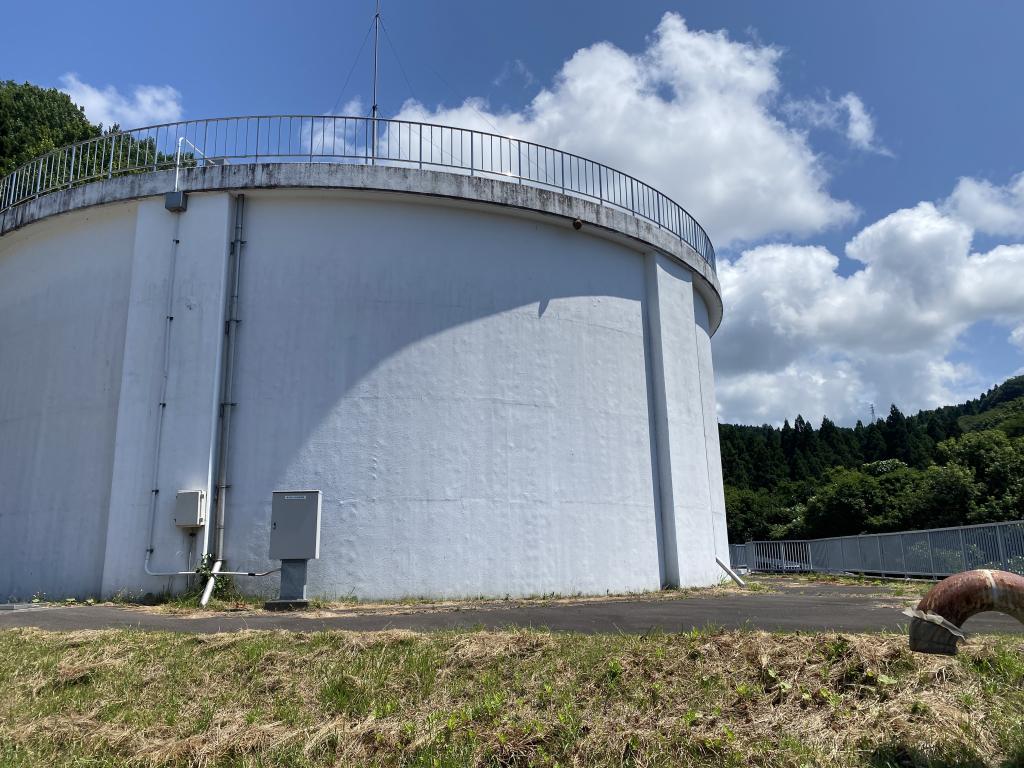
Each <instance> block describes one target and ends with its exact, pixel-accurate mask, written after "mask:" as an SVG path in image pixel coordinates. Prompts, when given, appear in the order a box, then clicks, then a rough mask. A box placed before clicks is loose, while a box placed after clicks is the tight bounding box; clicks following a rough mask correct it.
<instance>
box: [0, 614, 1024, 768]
mask: <svg viewBox="0 0 1024 768" xmlns="http://www.w3.org/2000/svg"><path fill="white" fill-rule="evenodd" d="M0 690H3V691H4V692H5V694H6V695H5V696H3V697H2V698H0V765H4V766H7V765H10V766H44V765H45V766H72V765H74V766H79V765H82V766H84V765H88V766H121V765H129V766H333V765H338V766H349V765H424V766H448V765H452V766H455V765H552V766H553V765H562V766H569V765H578V766H590V765H636V766H656V765H698V766H702V765H706V766H722V765H725V766H751V765H753V766H766V767H767V766H780V767H781V766H787V767H789V766H792V767H793V768H797V767H798V766H836V767H837V768H838V767H839V766H843V767H844V768H845V767H846V766H889V765H891V766H934V767H935V768H940V767H942V766H945V767H947V768H948V767H951V766H1005V767H1006V768H1008V767H1009V766H1016V765H1021V764H1024V730H1022V728H1024V726H1022V717H1024V715H1022V712H1024V645H1022V643H1021V640H1020V638H1019V637H1018V638H1009V637H1004V638H975V639H974V640H973V641H972V643H971V644H970V645H968V646H967V647H966V648H965V649H964V650H963V651H962V654H961V656H960V657H958V658H955V659H954V658H944V657H925V656H916V655H913V654H911V653H910V652H909V651H908V650H907V649H906V640H905V638H903V637H899V636H895V635H836V634H770V633H765V632H755V631H740V632H737V631H728V632H726V631H714V630H710V631H705V632H693V633H686V634H680V635H668V634H651V635H647V636H623V635H594V636H582V635H573V634H555V633H543V632H533V631H510V632H446V633H439V634H414V633H399V632H388V633H373V634H359V633H349V632H329V633H318V634H289V633H269V632H260V633H256V632H245V633H239V634H234V635H209V636H202V635H198V636H193V635H176V634H163V633H142V632H135V631H125V630H107V631H99V632H76V633H63V634H61V633H47V632H43V631H40V630H29V629H21V630H8V631H5V632H0Z"/></svg>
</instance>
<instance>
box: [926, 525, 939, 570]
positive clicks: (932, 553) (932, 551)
mask: <svg viewBox="0 0 1024 768" xmlns="http://www.w3.org/2000/svg"><path fill="white" fill-rule="evenodd" d="M928 565H929V567H930V568H931V569H932V578H933V579H937V578H938V575H937V574H936V573H935V548H934V547H933V546H932V532H931V531H928Z"/></svg>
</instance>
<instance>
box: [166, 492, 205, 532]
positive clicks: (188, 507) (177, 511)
mask: <svg viewBox="0 0 1024 768" xmlns="http://www.w3.org/2000/svg"><path fill="white" fill-rule="evenodd" d="M174 524H175V525H176V526H178V527H179V528H202V527H203V526H204V525H206V492H205V491H178V494H177V495H176V496H175V497H174Z"/></svg>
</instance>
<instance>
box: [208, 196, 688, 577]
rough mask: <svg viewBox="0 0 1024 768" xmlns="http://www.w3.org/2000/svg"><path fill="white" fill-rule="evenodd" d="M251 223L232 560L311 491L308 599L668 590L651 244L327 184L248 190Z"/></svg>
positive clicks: (237, 561)
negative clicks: (655, 436)
mask: <svg viewBox="0 0 1024 768" xmlns="http://www.w3.org/2000/svg"><path fill="white" fill-rule="evenodd" d="M245 238H246V241H247V246H246V250H245V255H244V267H243V273H242V299H241V304H242V310H241V311H242V324H241V330H240V335H239V358H238V360H239V367H238V379H237V382H238V388H237V389H236V392H235V397H234V399H235V400H236V401H237V402H238V403H239V405H238V408H237V410H236V413H235V419H236V421H235V426H236V430H235V433H234V435H233V449H232V456H231V478H230V482H231V485H232V493H231V495H230V497H229V498H230V503H229V523H228V538H229V545H228V549H229V551H228V556H229V560H230V561H231V566H232V567H233V568H238V567H241V568H245V569H248V568H250V567H259V566H261V565H263V564H265V563H267V534H268V520H269V516H270V506H269V505H270V493H271V491H273V490H277V489H287V488H289V487H293V488H319V489H321V490H322V491H323V493H324V502H323V535H322V540H321V559H320V560H319V561H317V562H315V563H312V564H311V566H310V592H311V594H318V593H321V594H329V595H342V594H356V595H359V596H361V597H400V596H403V595H410V594H429V595H483V594H491V595H493V594H506V593H507V594H516V595H523V594H540V593H545V592H552V591H555V592H560V593H572V592H604V591H607V590H611V591H627V590H640V589H656V588H657V587H658V586H659V584H660V576H659V565H658V550H657V540H656V534H655V526H656V519H655V510H654V504H653V499H654V487H653V478H652V470H651V448H650V440H649V414H648V403H647V383H646V378H645V376H646V374H645V361H644V338H643V316H642V310H641V302H642V299H643V295H644V274H643V257H642V255H641V254H639V253H637V252H635V251H632V250H629V249H626V248H623V247H621V246H618V245H614V244H612V243H609V242H607V241H605V240H602V239H599V238H595V237H592V236H589V235H587V234H586V233H585V232H575V231H574V230H573V229H572V228H571V226H569V225H568V222H565V223H559V224H558V225H557V226H552V225H548V224H541V223H536V222H531V221H526V220H523V219H518V218H512V217H508V216H504V215H500V214H498V215H494V214H489V213H486V212H483V211H480V210H479V209H475V210H474V209H469V210H460V209H457V208H454V207H452V206H451V205H443V204H442V205H430V204H417V203H405V202H398V201H389V202H379V201H367V200H366V199H365V198H364V199H359V198H358V197H355V196H343V195H341V194H335V195H330V194H323V193H319V194H313V195H303V194H299V193H277V194H272V193H267V194H261V195H251V196H249V197H248V198H247V212H246V231H245ZM691 325H692V323H691Z"/></svg>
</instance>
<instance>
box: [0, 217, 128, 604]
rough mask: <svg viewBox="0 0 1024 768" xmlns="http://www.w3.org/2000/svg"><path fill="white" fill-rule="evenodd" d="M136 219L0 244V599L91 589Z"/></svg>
mask: <svg viewBox="0 0 1024 768" xmlns="http://www.w3.org/2000/svg"><path fill="white" fill-rule="evenodd" d="M135 210H136V205H135V204H121V205H112V206H106V207H104V208H98V209H92V210H88V211H77V212H74V213H69V214H68V215H66V216H63V217H59V218H55V219H50V220H47V221H43V222H39V223H38V224H36V225H34V226H32V227H30V228H27V229H24V230H22V231H19V232H14V233H11V234H9V235H5V236H4V237H3V238H2V239H0V601H5V600H6V599H8V597H13V596H18V597H22V598H25V597H30V596H31V595H33V594H35V593H37V592H43V593H46V594H47V595H48V596H50V597H64V596H65V595H66V594H93V595H95V594H98V593H99V591H100V576H101V574H102V571H103V557H104V549H105V546H106V533H107V510H108V507H109V496H110V474H111V468H112V465H113V457H114V432H115V427H116V423H117V405H118V400H119V395H120V389H121V358H122V352H123V348H124V329H125V320H126V317H127V309H128V295H129V285H130V281H131V265H132V249H133V244H134V236H135Z"/></svg>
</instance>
